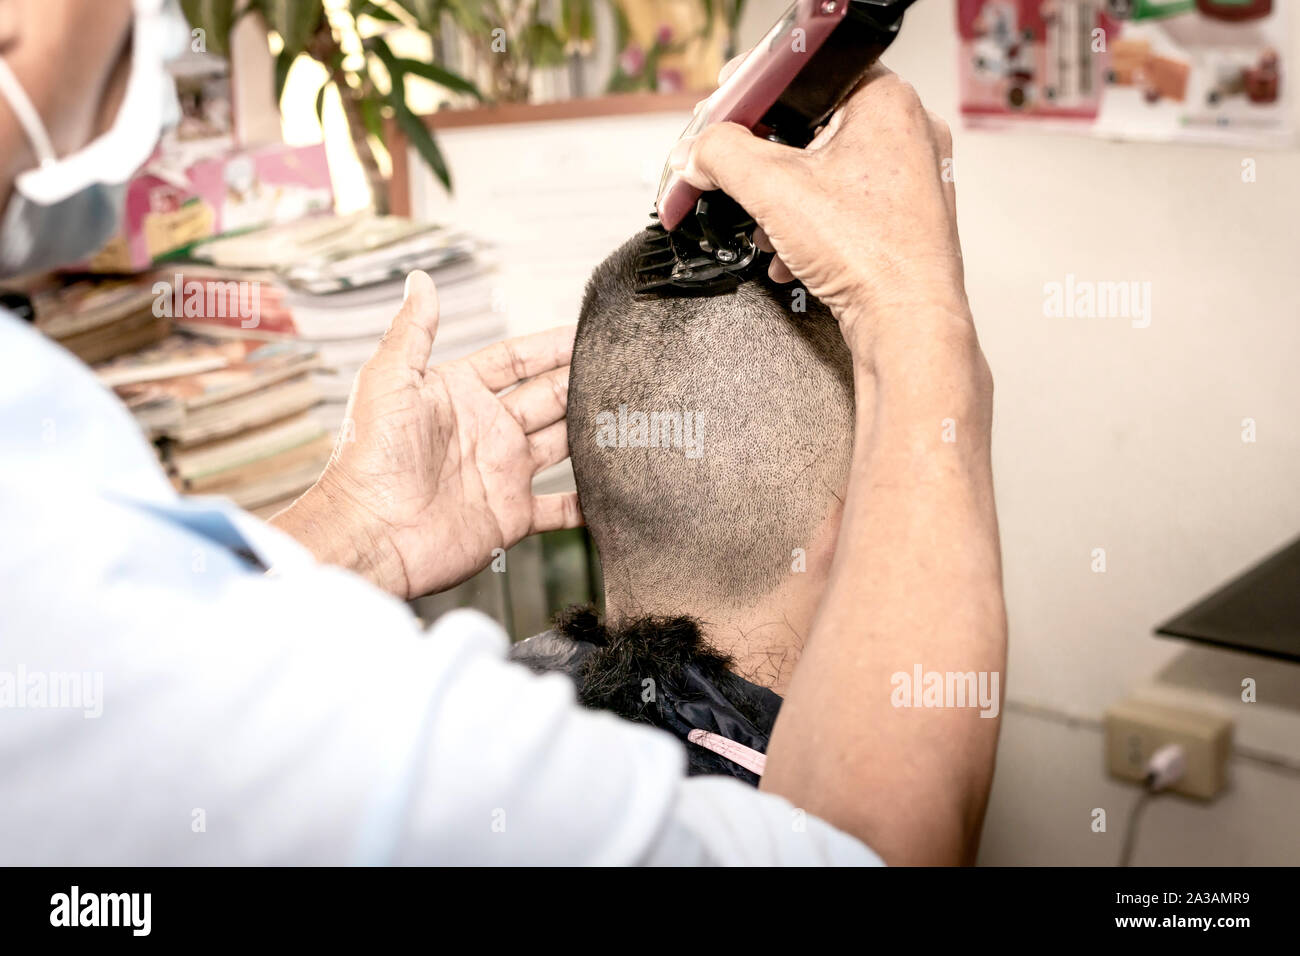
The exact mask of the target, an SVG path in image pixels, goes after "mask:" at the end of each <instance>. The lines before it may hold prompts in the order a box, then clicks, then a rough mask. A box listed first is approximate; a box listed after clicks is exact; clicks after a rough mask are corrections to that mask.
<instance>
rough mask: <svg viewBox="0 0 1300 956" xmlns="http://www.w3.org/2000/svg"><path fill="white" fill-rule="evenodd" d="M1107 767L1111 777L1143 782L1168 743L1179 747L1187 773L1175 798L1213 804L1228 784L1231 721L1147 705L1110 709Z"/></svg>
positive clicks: (1125, 704)
mask: <svg viewBox="0 0 1300 956" xmlns="http://www.w3.org/2000/svg"><path fill="white" fill-rule="evenodd" d="M1104 723H1105V727H1106V766H1107V769H1109V770H1110V772H1111V774H1112V775H1114V776H1116V777H1120V778H1122V779H1124V780H1133V781H1136V782H1137V783H1141V782H1142V779H1143V777H1144V776H1145V774H1146V765H1147V761H1148V760H1150V759H1151V755H1152V754H1153V753H1155V752H1156V751H1157V750H1159V749H1160V748H1161V747H1163V746H1164V745H1165V744H1178V745H1180V746H1181V747H1182V748H1183V752H1184V753H1185V754H1186V758H1187V772H1186V773H1185V774H1184V775H1183V778H1182V779H1181V780H1180V781H1179V782H1178V783H1176V784H1174V785H1173V786H1172V787H1170V789H1171V790H1173V791H1174V792H1175V793H1181V794H1184V795H1185V796H1189V797H1200V798H1201V799H1203V800H1210V799H1213V798H1214V797H1215V796H1216V795H1217V794H1218V793H1219V791H1220V790H1222V789H1223V788H1224V786H1225V785H1226V784H1227V779H1228V757H1229V755H1230V754H1231V753H1232V721H1231V720H1230V719H1228V718H1227V717H1223V716H1220V715H1218V714H1214V713H1209V712H1207V711H1201V710H1185V709H1182V708H1178V707H1169V706H1167V705H1165V704H1153V703H1150V702H1148V701H1144V700H1126V701H1121V702H1120V703H1118V704H1114V705H1112V706H1111V707H1110V708H1109V709H1107V711H1106V716H1105V718H1104Z"/></svg>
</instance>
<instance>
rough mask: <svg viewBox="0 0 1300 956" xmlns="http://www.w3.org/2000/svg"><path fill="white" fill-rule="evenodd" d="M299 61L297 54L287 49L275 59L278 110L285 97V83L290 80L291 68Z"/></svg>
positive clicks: (276, 103)
mask: <svg viewBox="0 0 1300 956" xmlns="http://www.w3.org/2000/svg"><path fill="white" fill-rule="evenodd" d="M296 59H298V54H297V53H291V52H289V48H288V47H285V48H284V49H283V50H281V51H280V55H279V56H277V57H276V58H275V105H276V107H277V108H278V107H279V105H280V100H281V99H282V98H283V97H284V82H285V80H287V79H288V78H289V68H290V67H291V66H293V61H294V60H296Z"/></svg>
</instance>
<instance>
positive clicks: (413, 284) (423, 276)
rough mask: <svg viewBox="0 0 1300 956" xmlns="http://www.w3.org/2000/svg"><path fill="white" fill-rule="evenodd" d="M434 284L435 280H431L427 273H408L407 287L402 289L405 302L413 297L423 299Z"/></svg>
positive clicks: (416, 271) (418, 271)
mask: <svg viewBox="0 0 1300 956" xmlns="http://www.w3.org/2000/svg"><path fill="white" fill-rule="evenodd" d="M432 282H433V280H432V279H430V278H429V274H428V273H427V272H421V271H420V270H419V269H416V270H415V271H414V272H408V273H407V274H406V285H405V286H403V287H402V300H403V301H405V300H407V299H410V298H412V297H415V298H417V299H418V298H423V297H424V294H425V292H427V291H428V288H429V285H430V284H431V283H432Z"/></svg>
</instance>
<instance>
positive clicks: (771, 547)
mask: <svg viewBox="0 0 1300 956" xmlns="http://www.w3.org/2000/svg"><path fill="white" fill-rule="evenodd" d="M643 236H644V234H639V235H638V236H636V237H634V238H633V239H632V240H631V241H629V242H628V243H626V244H625V245H623V246H622V247H621V248H620V249H619V250H618V251H616V252H615V253H614V254H613V255H612V256H610V257H609V258H608V259H606V260H605V261H604V262H603V263H601V264H600V266H598V267H597V268H596V270H595V272H594V273H593V274H592V276H591V280H590V282H589V283H588V285H587V292H586V296H585V298H584V300H583V304H582V311H581V315H580V317H579V321H578V332H577V340H576V343H575V345H574V350H573V362H572V367H571V372H570V384H569V410H568V430H569V449H570V453H571V456H572V459H573V471H574V476H575V478H576V480H577V486H578V495H579V498H580V499H581V502H582V510H583V514H584V515H585V516H586V521H587V526H588V528H589V530H590V532H591V535H592V538H593V539H594V541H595V543H596V547H597V549H598V550H599V552H600V557H601V564H602V566H603V568H604V573H605V579H606V583H607V588H608V589H609V590H610V592H611V594H613V593H616V592H618V593H623V594H633V595H635V596H636V598H637V599H638V600H639V601H641V602H642V603H653V604H657V605H660V606H664V605H671V604H673V603H675V601H676V600H677V598H678V597H691V598H703V599H705V600H707V601H709V602H710V603H712V604H714V605H717V606H737V607H740V606H745V605H747V604H750V603H752V602H753V601H754V600H755V599H756V598H757V597H759V596H761V595H763V594H766V593H768V592H770V591H771V590H772V589H773V588H775V587H776V586H777V585H779V584H780V583H781V582H782V580H783V579H785V577H786V576H787V575H788V574H789V573H790V571H791V562H792V560H794V559H793V557H792V552H793V551H794V549H796V548H803V549H809V548H811V547H812V546H813V538H814V536H815V535H816V533H817V530H818V529H819V528H820V527H821V525H822V523H823V522H824V520H825V519H826V518H827V516H828V515H830V514H831V513H832V511H833V510H835V509H836V508H837V507H838V504H839V502H840V501H841V500H842V499H843V494H844V489H845V487H846V484H847V481H848V473H849V460H850V457H851V454H852V444H853V377H852V365H851V361H850V357H849V351H848V347H847V346H846V345H845V344H844V339H843V337H842V336H841V334H840V329H839V325H838V323H837V322H836V321H835V318H834V317H833V316H832V315H831V314H830V312H829V310H827V309H826V307H825V306H823V305H822V304H821V303H820V302H818V301H816V300H815V299H813V298H812V297H811V296H810V295H808V294H807V292H806V291H805V290H804V289H803V288H802V287H800V286H797V285H795V286H788V285H787V286H781V285H777V284H775V283H772V282H770V281H769V280H767V279H766V278H764V279H762V280H750V281H747V282H745V283H742V284H741V285H740V286H739V287H738V288H737V289H736V290H734V291H733V292H730V293H727V294H723V295H715V296H707V297H675V298H659V297H652V296H642V295H637V294H636V292H635V267H636V261H637V258H638V256H639V255H640V253H641V251H642V249H643V248H644V237H643Z"/></svg>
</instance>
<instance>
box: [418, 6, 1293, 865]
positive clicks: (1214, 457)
mask: <svg viewBox="0 0 1300 956" xmlns="http://www.w3.org/2000/svg"><path fill="white" fill-rule="evenodd" d="M783 7H784V2H782V0H753V2H752V3H751V8H752V9H751V10H750V12H749V13H748V14H747V19H746V23H745V34H746V39H747V40H749V39H752V38H754V37H757V36H758V35H760V34H761V32H762V30H763V29H764V28H765V27H766V26H767V25H768V24H769V23H770V22H771V21H772V20H774V19H775V17H776V15H777V14H778V13H779V12H780V9H782V8H783ZM953 7H954V4H953V3H952V2H950V0H920V2H919V4H918V5H917V7H915V8H914V9H913V10H912V12H911V13H909V15H908V22H907V25H906V28H905V29H904V32H903V35H902V38H901V39H900V40H899V42H898V44H897V45H896V47H895V49H894V50H892V51H891V53H890V55H889V56H888V62H889V64H890V65H891V66H892V67H893V68H894V69H895V70H897V71H898V72H900V73H902V74H904V75H905V76H906V77H907V78H908V79H910V80H911V81H912V82H913V83H914V84H915V86H916V87H917V89H918V90H919V91H920V93H921V96H922V98H923V99H924V100H925V102H926V104H927V105H928V106H929V107H930V108H931V109H932V110H934V111H935V112H938V113H940V114H941V115H943V116H945V117H948V118H950V120H951V121H952V123H953V126H954V134H955V136H954V138H955V141H956V143H955V150H954V153H955V157H956V171H957V187H958V197H959V209H960V221H961V230H962V236H963V240H964V242H963V245H964V248H965V252H966V260H967V285H968V290H969V294H970V299H971V303H972V306H973V308H974V311H975V316H976V321H977V323H978V326H979V329H980V336H981V340H982V342H983V345H984V349H985V351H986V353H987V354H988V358H989V361H990V364H991V365H992V367H993V371H994V376H995V379H996V383H997V397H996V424H995V434H994V440H995V475H996V480H997V491H998V503H999V513H1000V517H1001V525H1002V535H1003V552H1004V560H1005V575H1006V595H1007V604H1008V610H1009V614H1010V624H1011V642H1012V643H1011V656H1010V663H1009V668H1008V675H1007V682H1006V687H1007V693H1008V695H1009V698H1010V699H1011V702H1012V704H1011V707H1010V708H1009V711H1008V713H1007V714H1006V721H1005V726H1004V735H1003V741H1002V746H1001V749H1000V754H999V770H998V776H997V781H996V783H995V787H994V794H993V799H992V802H991V806H990V809H989V816H988V823H987V827H986V834H985V841H984V847H983V852H982V856H981V860H982V861H983V862H988V863H1050V862H1079V863H1096V864H1105V863H1109V862H1112V861H1113V860H1114V859H1115V858H1116V856H1117V854H1118V843H1119V839H1120V834H1119V832H1118V829H1119V827H1120V824H1121V821H1122V819H1123V817H1124V816H1125V814H1126V813H1127V810H1128V805H1129V803H1130V801H1131V800H1132V799H1133V797H1134V791H1133V790H1132V788H1131V787H1128V786H1126V785H1122V784H1119V783H1117V782H1114V781H1112V780H1110V779H1109V778H1108V777H1107V776H1106V775H1105V774H1104V772H1103V769H1102V757H1101V752H1102V751H1101V735H1100V731H1099V729H1098V725H1097V718H1098V717H1099V716H1100V714H1101V712H1102V710H1103V709H1104V708H1105V707H1106V706H1107V704H1109V703H1110V702H1112V701H1114V700H1116V699H1118V698H1119V697H1121V696H1123V695H1124V694H1126V693H1127V692H1129V691H1130V690H1132V689H1133V688H1135V687H1139V686H1141V685H1145V684H1149V683H1151V682H1152V681H1153V680H1155V681H1156V683H1157V685H1158V686H1156V687H1155V688H1154V689H1153V690H1149V691H1147V692H1148V693H1151V694H1171V695H1172V694H1178V695H1187V694H1190V695H1192V696H1191V697H1190V698H1189V699H1191V700H1194V701H1198V702H1207V703H1208V704H1209V705H1215V706H1218V707H1220V708H1223V709H1227V710H1228V711H1229V712H1231V713H1233V714H1234V716H1235V717H1236V718H1237V719H1238V722H1239V723H1238V742H1239V743H1241V744H1244V745H1245V746H1246V747H1248V748H1252V749H1254V750H1256V751H1259V752H1260V755H1261V756H1263V757H1264V758H1266V760H1269V761H1273V762H1274V763H1277V762H1282V763H1289V764H1290V765H1291V766H1292V768H1293V769H1291V770H1287V769H1285V768H1279V767H1276V766H1272V767H1270V766H1269V764H1267V763H1265V762H1260V761H1249V760H1243V759H1238V760H1236V761H1234V772H1233V784H1232V789H1231V790H1230V792H1229V793H1228V794H1227V795H1225V796H1224V797H1223V798H1221V799H1220V800H1219V801H1217V802H1215V803H1213V804H1210V805H1198V804H1194V803H1192V802H1189V801H1184V800H1182V799H1181V798H1176V797H1169V798H1165V799H1164V800H1163V802H1161V803H1157V804H1156V805H1155V806H1153V807H1152V808H1151V809H1150V810H1149V811H1148V812H1147V815H1146V817H1145V823H1144V829H1143V836H1142V840H1141V841H1140V845H1139V852H1138V856H1137V861H1138V862H1139V863H1152V864H1154V863H1178V864H1182V863H1209V864H1228V863H1265V862H1268V863H1288V864H1296V863H1300V826H1298V825H1297V822H1296V812H1295V808H1296V807H1298V806H1300V774H1297V772H1296V771H1295V769H1294V768H1295V767H1297V766H1300V680H1298V679H1297V676H1296V675H1297V673H1298V672H1300V667H1296V666H1294V665H1289V664H1279V663H1276V662H1266V661H1261V660H1260V659H1258V658H1254V657H1252V656H1249V655H1237V654H1229V653H1225V652H1217V651H1210V650H1203V649H1195V650H1189V649H1188V648H1187V647H1186V646H1185V645H1182V644H1180V643H1178V642H1173V641H1166V640H1161V639H1156V638H1154V637H1152V636H1151V629H1152V628H1153V626H1155V625H1156V624H1157V623H1159V622H1160V621H1161V620H1163V619H1164V618H1166V617H1168V616H1170V615H1171V614H1172V613H1174V612H1175V611H1177V610H1180V609H1181V608H1182V607H1184V606H1185V605H1187V604H1188V603H1190V602H1191V601H1192V600H1193V599H1195V598H1197V597H1199V596H1201V595H1202V594H1203V593H1204V592H1206V591H1207V590H1209V589H1211V588H1212V587H1214V586H1215V585H1217V584H1218V583H1220V582H1222V581H1223V580H1225V579H1226V578H1228V577H1230V576H1232V575H1233V574H1235V573H1236V572H1238V571H1240V570H1241V569H1243V568H1244V567H1246V566H1247V565H1249V564H1251V563H1253V562H1254V561H1255V560H1257V559H1258V558H1260V557H1261V556H1263V555H1264V554H1265V553H1266V552H1268V551H1269V550H1271V549H1273V548H1276V547H1277V546H1278V545H1280V544H1282V543H1284V542H1285V541H1287V540H1289V539H1290V538H1293V537H1294V536H1296V535H1297V534H1300V425H1298V424H1297V415H1298V414H1300V374H1297V362H1298V361H1300V290H1298V289H1297V285H1296V278H1297V266H1298V265H1300V261H1298V260H1300V257H1298V256H1297V245H1296V241H1295V236H1296V233H1297V231H1300V152H1298V151H1296V150H1295V149H1292V150H1288V151H1283V152H1277V151H1272V152H1268V151H1262V152H1259V153H1252V154H1250V155H1253V156H1254V158H1255V159H1257V161H1258V173H1259V175H1258V182H1256V183H1254V184H1244V183H1242V181H1241V178H1240V168H1241V160H1242V158H1243V157H1244V156H1245V155H1247V154H1246V153H1244V152H1243V151H1242V150H1240V149H1226V148H1216V147H1188V146H1172V145H1139V144H1131V143H1110V142H1100V141H1096V140H1092V139H1088V138H1084V137H1074V136H1067V135H1042V134H1036V133H1032V132H1023V133H1020V132H1016V133H1010V132H1006V133H992V132H967V131H963V130H961V129H960V128H959V123H958V122H957V92H956V91H957V81H956V56H957V43H956V35H955V30H954V26H953V18H954V12H953ZM1298 19H1300V18H1298ZM1295 46H1297V44H1294V43H1293V47H1295ZM1296 52H1297V51H1296V50H1294V49H1293V50H1292V51H1291V54H1292V55H1291V56H1290V57H1289V58H1286V59H1284V67H1287V68H1290V69H1291V70H1292V71H1293V72H1291V73H1289V74H1288V75H1287V77H1286V78H1285V79H1284V82H1291V77H1292V76H1296V75H1300V74H1296V73H1295V72H1294V67H1292V66H1291V65H1292V64H1297V63H1300V58H1298V57H1297V56H1296V55H1295V54H1296ZM685 120H686V117H685V116H684V115H665V116H659V117H650V118H647V117H627V118H620V119H616V120H604V121H592V122H590V123H569V124H562V123H548V124H538V125H536V126H533V127H522V126H521V127H516V128H513V129H503V128H497V129H495V130H488V131H482V132H456V133H448V134H446V135H445V136H444V138H443V143H444V147H445V148H446V150H447V153H448V155H449V159H450V162H451V165H452V169H453V171H454V173H455V175H456V177H457V180H458V183H459V187H458V196H459V198H458V201H457V203H456V204H453V205H448V204H446V203H445V201H444V200H443V199H442V198H441V197H440V196H439V195H437V194H436V192H435V191H434V190H432V189H431V188H430V187H431V183H430V182H429V180H428V179H427V177H417V179H416V183H415V185H416V197H417V205H416V209H417V211H419V212H422V213H425V214H429V215H434V216H439V217H445V216H454V217H460V218H463V219H464V220H465V221H466V222H467V224H469V225H471V226H473V227H475V228H478V229H479V230H480V231H482V232H484V233H487V234H489V235H493V236H496V237H497V238H498V239H500V240H501V241H502V242H503V243H504V246H505V249H504V250H503V251H504V252H505V253H506V254H507V261H508V262H511V261H512V260H513V261H512V264H511V265H510V266H509V268H510V270H511V279H510V281H509V282H508V283H507V285H508V287H509V288H510V290H511V291H510V293H509V298H510V303H509V305H510V309H511V322H512V325H513V327H514V328H516V329H518V330H521V331H522V330H527V329H530V328H539V327H543V326H545V325H548V324H552V323H553V322H558V321H571V320H572V319H573V317H574V316H575V315H576V309H577V304H578V301H579V298H580V295H581V288H582V284H583V282H584V280H585V277H586V275H587V273H588V272H589V271H590V269H591V267H592V266H593V265H595V263H596V262H598V261H599V260H600V259H601V258H602V257H603V256H604V255H605V254H606V253H607V252H608V251H609V250H610V249H612V248H613V246H614V245H615V244H616V243H617V242H619V241H620V240H621V239H623V238H625V237H626V236H628V235H630V234H631V233H632V232H633V231H634V230H635V229H637V228H639V227H640V226H641V225H642V224H643V222H644V219H643V213H644V212H646V211H648V210H649V208H650V205H651V201H652V198H653V193H654V185H655V180H656V178H657V171H658V166H659V163H660V162H661V161H662V157H663V156H664V155H665V154H666V152H667V150H668V147H669V146H670V145H671V142H672V140H673V139H674V138H675V136H676V134H677V133H678V131H679V130H680V129H681V127H682V126H683V125H684V124H685ZM865 161H867V162H869V161H870V158H869V157H867V158H865ZM1067 274H1073V275H1075V276H1077V277H1079V278H1081V279H1093V280H1111V281H1120V280H1128V279H1133V280H1139V281H1149V282H1150V283H1151V288H1152V322H1151V325H1150V327H1149V328H1145V329H1135V328H1133V327H1131V325H1130V324H1129V323H1128V322H1127V321H1125V320H1119V319H1094V320H1084V319H1048V318H1045V317H1044V316H1043V286H1044V284H1045V283H1047V282H1051V281H1063V280H1064V278H1065V276H1066V275H1067ZM1246 417H1251V418H1254V419H1255V420H1256V421H1257V423H1258V441H1257V442H1256V443H1255V444H1244V443H1243V442H1242V441H1241V421H1242V419H1243V418H1246ZM1093 548H1105V549H1106V555H1107V561H1108V570H1107V572H1106V573H1105V574H1095V573H1093V572H1092V571H1091V570H1090V561H1091V552H1092V549H1093ZM1192 673H1194V674H1195V675H1196V679H1195V680H1192V679H1190V678H1189V677H1188V675H1189V674H1192ZM1162 675H1163V676H1162ZM1244 676H1254V677H1256V678H1257V679H1258V680H1259V681H1260V702H1259V703H1257V704H1254V705H1245V704H1242V703H1240V701H1239V699H1238V697H1237V695H1238V693H1239V691H1238V687H1239V684H1240V681H1241V678H1242V677H1244ZM1188 688H1190V690H1188ZM1030 707H1032V708H1046V711H1040V710H1037V709H1033V710H1031V709H1028V708H1030ZM1072 718H1079V719H1078V720H1076V721H1075V722H1074V723H1073V725H1070V724H1068V723H1066V722H1064V721H1067V720H1069V719H1072ZM1095 807H1103V808H1106V809H1107V810H1108V814H1109V818H1110V832H1109V833H1106V834H1094V833H1092V832H1091V830H1090V828H1089V824H1090V822H1091V811H1092V809H1093V808H1095Z"/></svg>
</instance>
